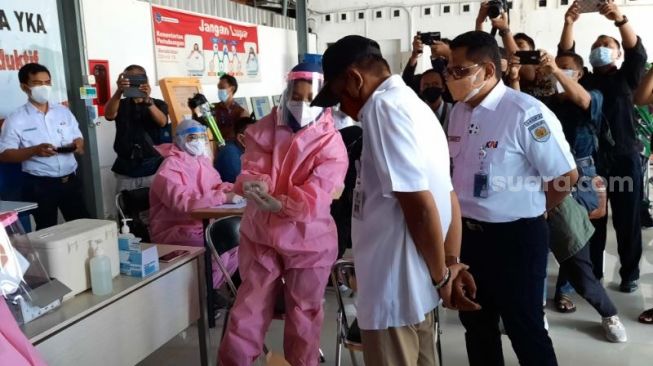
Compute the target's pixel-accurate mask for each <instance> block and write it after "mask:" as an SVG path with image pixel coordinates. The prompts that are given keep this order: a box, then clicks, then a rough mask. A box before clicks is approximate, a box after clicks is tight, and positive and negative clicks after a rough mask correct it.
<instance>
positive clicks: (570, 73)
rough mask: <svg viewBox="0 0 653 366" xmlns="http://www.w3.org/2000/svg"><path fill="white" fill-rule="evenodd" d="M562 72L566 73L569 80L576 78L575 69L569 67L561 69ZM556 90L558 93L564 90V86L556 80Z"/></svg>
mask: <svg viewBox="0 0 653 366" xmlns="http://www.w3.org/2000/svg"><path fill="white" fill-rule="evenodd" d="M561 71H562V73H563V74H565V75H567V76H568V77H569V78H570V79H571V80H576V70H571V69H562V70H561ZM556 90H557V91H558V93H560V94H562V93H564V92H565V88H563V87H562V84H560V82H559V81H556Z"/></svg>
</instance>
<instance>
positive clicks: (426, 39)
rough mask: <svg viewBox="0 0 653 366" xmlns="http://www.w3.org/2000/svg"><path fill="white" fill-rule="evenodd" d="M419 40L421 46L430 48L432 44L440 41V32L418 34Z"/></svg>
mask: <svg viewBox="0 0 653 366" xmlns="http://www.w3.org/2000/svg"><path fill="white" fill-rule="evenodd" d="M419 39H420V40H421V41H422V43H423V44H425V45H427V46H432V45H433V43H435V42H437V41H439V40H440V32H424V33H422V32H420V33H419Z"/></svg>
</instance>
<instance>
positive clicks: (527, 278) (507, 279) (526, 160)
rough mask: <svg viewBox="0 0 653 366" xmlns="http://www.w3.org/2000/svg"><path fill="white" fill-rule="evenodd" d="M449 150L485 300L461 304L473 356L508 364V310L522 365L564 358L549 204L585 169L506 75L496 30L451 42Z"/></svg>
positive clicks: (487, 365)
mask: <svg viewBox="0 0 653 366" xmlns="http://www.w3.org/2000/svg"><path fill="white" fill-rule="evenodd" d="M451 49H452V58H451V60H450V62H449V65H448V67H447V85H448V87H449V90H450V91H451V94H452V95H453V97H454V99H455V100H457V101H458V103H457V104H456V106H455V107H454V108H453V110H452V111H451V123H450V125H449V137H448V140H449V153H450V154H451V158H452V162H453V185H454V189H455V191H456V193H457V194H458V197H459V199H460V206H461V210H462V217H463V238H462V255H461V260H462V261H464V262H465V263H467V264H469V266H470V272H471V273H472V274H473V276H474V278H475V279H476V282H477V285H478V293H477V300H478V302H479V304H480V305H481V306H482V307H483V308H482V310H479V311H473V312H461V313H460V319H461V321H462V323H463V325H464V326H465V329H466V331H467V332H466V334H465V338H466V343H467V354H468V357H469V363H470V365H471V366H479V365H482V366H499V365H503V364H504V361H503V353H502V348H501V334H500V332H499V326H498V323H499V318H501V319H502V320H503V324H504V325H505V329H506V332H507V334H508V337H509V338H510V341H511V342H512V346H513V349H514V350H515V353H516V354H517V357H518V359H519V362H520V364H522V365H529V366H532V365H546V366H550V365H557V361H556V356H555V352H554V350H553V344H552V343H551V339H550V338H549V335H548V333H547V331H546V329H545V328H544V319H543V316H544V314H543V309H542V293H543V286H544V278H545V276H546V259H547V255H548V252H549V241H548V238H549V231H548V230H549V229H548V226H547V224H546V221H545V212H546V211H547V210H549V209H551V208H553V207H555V206H556V205H558V204H559V203H560V202H561V201H562V200H563V199H564V198H565V197H566V196H567V195H569V193H570V190H571V187H572V186H573V184H574V183H575V182H576V180H577V179H578V174H577V172H576V165H575V162H574V158H573V156H572V155H571V152H570V148H569V145H568V144H567V141H566V140H565V136H564V134H563V132H562V126H561V124H560V121H558V119H557V118H556V117H555V115H554V114H553V113H552V112H551V111H550V110H549V109H547V108H546V107H545V106H544V105H543V104H542V103H540V102H539V101H537V100H536V99H534V98H532V97H530V96H528V95H526V94H523V93H520V92H518V91H515V90H513V89H508V88H507V87H506V86H505V85H504V84H503V83H502V82H501V57H500V55H499V47H498V45H497V43H496V41H495V40H494V37H492V36H491V35H489V34H488V33H484V32H468V33H465V34H462V35H460V36H458V37H457V38H456V39H455V40H453V42H452V43H451Z"/></svg>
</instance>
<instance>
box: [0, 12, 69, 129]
mask: <svg viewBox="0 0 653 366" xmlns="http://www.w3.org/2000/svg"><path fill="white" fill-rule="evenodd" d="M30 62H37V63H39V64H42V65H44V66H45V67H47V68H48V69H49V70H50V74H51V78H52V93H51V95H50V101H51V102H53V103H63V102H66V101H67V99H68V96H67V93H66V76H65V74H64V64H63V62H64V61H63V52H62V51H61V38H60V32H59V14H58V12H57V2H56V1H43V0H21V1H14V0H0V100H1V101H2V102H1V103H0V120H1V119H4V118H6V117H7V116H8V115H9V114H10V113H11V112H13V111H14V110H15V109H16V108H18V107H19V106H21V105H22V104H25V103H26V102H27V96H26V95H25V93H23V91H22V90H21V89H20V84H19V82H18V70H20V68H21V67H23V65H25V64H27V63H30Z"/></svg>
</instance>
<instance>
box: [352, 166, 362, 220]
mask: <svg viewBox="0 0 653 366" xmlns="http://www.w3.org/2000/svg"><path fill="white" fill-rule="evenodd" d="M352 200H353V207H352V217H353V218H355V219H356V220H361V221H362V220H363V204H365V194H364V193H363V184H362V182H361V167H360V161H359V160H357V161H356V185H355V186H354V196H353V197H352Z"/></svg>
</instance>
